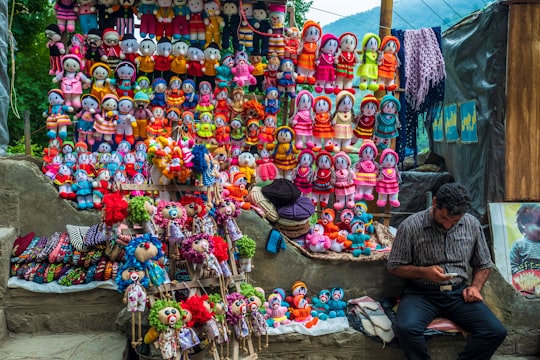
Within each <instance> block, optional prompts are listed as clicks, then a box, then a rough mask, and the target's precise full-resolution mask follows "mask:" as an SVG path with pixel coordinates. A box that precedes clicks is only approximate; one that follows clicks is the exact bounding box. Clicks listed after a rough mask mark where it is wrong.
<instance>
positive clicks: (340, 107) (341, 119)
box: [332, 90, 355, 152]
mask: <svg viewBox="0 0 540 360" xmlns="http://www.w3.org/2000/svg"><path fill="white" fill-rule="evenodd" d="M354 100H355V98H354V95H353V94H352V93H351V92H349V91H347V90H342V91H341V92H340V93H339V94H338V95H337V96H336V109H335V111H334V113H333V114H332V125H333V126H334V151H340V150H343V151H345V152H350V151H352V150H353V147H352V146H351V142H352V137H353V130H352V122H353V120H354V109H353V108H354Z"/></svg>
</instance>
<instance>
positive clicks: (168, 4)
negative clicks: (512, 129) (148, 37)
mask: <svg viewBox="0 0 540 360" xmlns="http://www.w3.org/2000/svg"><path fill="white" fill-rule="evenodd" d="M157 5H158V9H157V12H156V38H157V39H158V40H159V39H161V37H162V36H166V37H168V38H169V39H170V38H172V36H173V26H172V21H173V18H174V10H173V8H172V0H157Z"/></svg>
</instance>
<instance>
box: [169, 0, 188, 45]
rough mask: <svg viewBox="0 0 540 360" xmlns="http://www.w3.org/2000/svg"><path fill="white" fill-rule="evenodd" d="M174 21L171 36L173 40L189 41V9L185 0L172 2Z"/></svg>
mask: <svg viewBox="0 0 540 360" xmlns="http://www.w3.org/2000/svg"><path fill="white" fill-rule="evenodd" d="M172 3H173V10H174V19H173V22H172V30H173V31H172V34H173V35H172V36H173V39H174V40H184V41H187V40H189V23H188V15H189V7H188V6H187V0H173V2H172Z"/></svg>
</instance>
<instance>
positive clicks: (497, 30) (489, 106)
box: [430, 2, 508, 222]
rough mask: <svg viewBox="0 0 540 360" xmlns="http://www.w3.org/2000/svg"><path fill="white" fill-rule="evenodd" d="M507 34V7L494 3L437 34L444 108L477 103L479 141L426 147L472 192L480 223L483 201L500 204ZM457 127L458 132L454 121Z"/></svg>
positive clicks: (485, 207)
mask: <svg viewBox="0 0 540 360" xmlns="http://www.w3.org/2000/svg"><path fill="white" fill-rule="evenodd" d="M507 32H508V6H505V5H502V4H501V3H498V2H497V3H493V4H491V5H489V6H487V7H486V8H485V9H483V10H481V11H478V12H476V13H473V14H472V15H470V16H469V17H467V18H465V19H463V20H462V21H461V22H460V23H458V24H457V25H455V26H454V27H452V28H450V29H448V30H447V31H446V32H445V33H443V36H442V48H443V55H444V59H445V63H446V74H447V78H446V87H445V99H444V105H445V106H446V105H450V104H460V103H463V102H468V101H472V100H475V101H476V113H477V133H478V142H477V143H470V144H464V143H462V142H460V141H458V142H455V143H448V142H431V148H432V149H433V151H434V152H435V153H437V154H439V155H441V156H442V157H443V158H444V160H445V169H446V170H447V171H448V172H450V173H452V174H453V175H454V177H455V179H456V181H457V182H459V183H462V184H463V185H465V186H466V187H467V188H468V189H469V190H470V191H471V192H472V195H473V198H474V201H473V204H472V208H473V209H474V210H476V212H477V213H478V214H477V215H478V217H479V218H480V219H481V220H483V222H486V215H487V203H488V202H498V201H503V200H504V171H505V107H506V95H505V90H506V89H505V84H506V51H507ZM457 127H458V134H459V133H460V131H461V129H460V120H459V117H458V121H457ZM430 138H431V139H432V134H431V131H430Z"/></svg>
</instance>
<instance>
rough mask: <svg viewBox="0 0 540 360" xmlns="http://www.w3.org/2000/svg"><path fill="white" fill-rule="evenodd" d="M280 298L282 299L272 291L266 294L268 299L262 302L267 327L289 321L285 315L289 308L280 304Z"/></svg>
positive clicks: (284, 323)
mask: <svg viewBox="0 0 540 360" xmlns="http://www.w3.org/2000/svg"><path fill="white" fill-rule="evenodd" d="M282 300H284V299H283V298H282V297H281V296H280V295H279V294H276V293H272V294H270V295H268V301H267V302H265V303H264V307H265V308H266V314H265V316H266V323H267V324H268V326H269V327H273V328H278V327H279V326H280V325H287V324H290V323H291V320H289V318H288V316H287V312H288V310H289V309H288V308H287V307H286V306H283V305H282V303H281V301H282Z"/></svg>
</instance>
